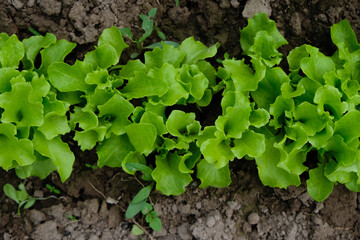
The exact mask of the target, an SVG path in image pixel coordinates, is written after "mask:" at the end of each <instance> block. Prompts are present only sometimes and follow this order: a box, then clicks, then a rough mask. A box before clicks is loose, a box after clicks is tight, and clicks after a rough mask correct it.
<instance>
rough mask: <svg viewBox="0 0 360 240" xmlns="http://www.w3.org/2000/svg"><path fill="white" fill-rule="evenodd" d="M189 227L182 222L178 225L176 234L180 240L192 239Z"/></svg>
mask: <svg viewBox="0 0 360 240" xmlns="http://www.w3.org/2000/svg"><path fill="white" fill-rule="evenodd" d="M189 229H190V227H189V224H188V223H183V224H181V225H180V226H179V227H178V229H177V231H178V236H179V237H180V239H182V240H191V239H193V237H192V236H191V234H190V233H189Z"/></svg>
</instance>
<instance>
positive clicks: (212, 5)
mask: <svg viewBox="0 0 360 240" xmlns="http://www.w3.org/2000/svg"><path fill="white" fill-rule="evenodd" d="M179 2H180V6H178V7H176V6H175V0H122V1H113V0H103V1H101V0H78V1H75V0H63V1H58V0H0V32H6V33H8V34H13V33H15V34H18V36H19V37H20V38H25V37H29V36H30V35H31V33H30V32H29V31H28V30H27V29H28V27H32V28H34V29H36V30H37V31H39V32H40V33H46V32H51V33H54V34H55V35H56V36H57V37H58V38H65V39H67V40H70V41H73V42H76V43H78V44H79V45H78V47H77V48H76V49H75V52H74V54H73V57H79V58H81V57H82V56H83V54H84V53H85V52H86V51H88V50H89V49H92V48H93V47H94V45H95V44H96V41H97V38H98V36H99V35H100V33H101V32H102V30H103V29H104V28H107V27H110V26H113V25H115V26H117V27H131V28H132V29H133V32H134V33H135V32H136V33H137V34H138V35H141V34H142V32H141V30H139V29H140V26H141V22H140V19H139V18H138V15H139V14H141V13H147V12H148V11H149V10H150V9H151V8H153V7H156V8H157V10H158V11H157V17H156V21H157V23H158V26H159V28H160V29H161V30H162V31H163V32H164V33H165V35H166V36H167V38H168V39H169V40H172V41H177V42H181V41H182V40H183V39H185V38H186V37H189V36H195V37H196V38H197V39H200V40H201V41H202V42H204V43H205V44H206V45H211V44H214V43H216V42H220V43H221V47H220V49H219V56H222V54H223V53H224V52H229V54H230V56H231V57H232V56H235V57H238V58H240V56H241V49H240V46H239V38H240V34H239V31H238V30H239V28H240V27H244V26H246V23H247V17H250V16H252V14H254V12H255V11H264V12H266V13H267V14H268V15H269V16H271V18H272V19H274V20H275V21H276V22H277V26H278V28H279V30H280V31H281V33H282V34H283V35H284V36H285V38H286V39H287V40H288V41H289V44H288V45H287V46H285V47H282V49H281V51H282V52H283V54H284V55H285V56H286V54H287V53H288V52H289V50H290V49H292V48H294V47H296V46H300V45H301V44H304V43H308V44H311V45H313V46H316V47H319V48H320V50H321V51H322V52H324V53H326V54H332V53H333V52H334V49H335V47H334V46H333V45H332V44H331V39H330V26H331V25H332V24H334V23H337V22H339V21H340V20H342V19H345V18H346V19H347V20H348V21H349V22H350V24H351V26H352V27H353V29H354V31H355V32H356V34H357V36H358V37H359V35H360V14H359V9H360V2H359V1H357V0H338V1H336V0H323V1H322V0H299V1H291V0H281V1H276V0H248V1H246V0H180V1H179ZM156 41H159V39H158V38H156V36H155V35H154V36H153V37H152V38H150V39H149V40H148V42H147V43H151V42H156ZM130 53H131V49H130V50H128V51H127V52H126V53H124V56H123V57H122V61H126V60H127V59H128V58H129V55H130ZM76 158H77V161H76V164H75V166H74V169H75V170H74V172H73V174H72V176H71V177H70V179H69V180H68V181H66V182H65V183H64V184H62V183H61V181H60V179H59V177H58V175H57V174H55V173H54V174H52V175H51V176H49V177H48V178H47V179H46V180H45V181H40V180H39V179H36V178H31V179H28V180H26V181H25V184H26V188H27V189H28V192H29V193H30V194H31V195H33V196H36V197H43V196H49V195H52V193H50V192H49V190H48V189H47V188H46V187H45V184H46V183H49V184H51V185H53V186H56V187H57V188H58V189H60V190H61V194H60V197H59V199H50V200H45V201H38V202H37V203H36V204H35V205H34V207H33V208H31V209H30V210H23V211H22V215H21V216H20V217H19V216H18V215H17V214H16V209H17V206H16V204H15V203H14V202H13V201H12V200H10V199H8V198H6V197H5V196H4V194H2V193H1V194H0V239H4V240H10V239H35V240H48V239H54V240H57V239H59V240H60V239H62V240H67V239H76V240H82V239H84V240H85V239H89V240H96V239H104V240H107V239H109V240H110V239H138V238H139V237H138V236H135V235H132V234H131V233H130V230H131V227H132V225H133V224H134V223H133V222H132V221H129V220H126V218H125V212H124V209H126V207H127V205H128V203H129V202H130V201H131V199H132V197H133V196H134V195H135V194H136V193H137V192H138V191H139V189H140V188H141V185H140V184H139V182H138V181H137V180H136V179H135V178H133V177H132V176H130V175H126V174H123V173H122V172H121V171H120V170H119V169H110V168H106V167H105V168H103V169H95V170H94V169H91V168H87V167H85V166H84V165H85V163H92V164H94V163H96V154H94V152H92V151H86V152H81V151H79V150H77V151H76ZM231 169H232V179H233V183H232V184H231V186H230V187H229V188H226V189H214V188H208V189H199V188H198V187H197V186H198V185H199V183H198V182H194V183H193V184H192V185H191V186H190V187H188V189H187V191H186V193H185V194H183V195H181V196H178V197H165V196H162V195H161V194H159V193H157V192H155V193H153V194H152V195H151V199H152V201H153V203H154V204H155V210H156V211H157V212H158V213H159V216H160V218H161V220H162V223H163V229H162V231H161V232H156V233H151V231H150V229H148V230H149V232H150V233H151V236H152V238H153V239H169V240H170V239H171V240H172V239H182V240H192V239H206V240H209V239H216V240H217V239H219V240H220V239H239V240H241V239H359V238H360V229H359V226H360V225H359V224H360V214H359V200H360V198H359V194H357V193H354V192H350V191H348V190H347V189H346V188H345V187H343V186H340V185H339V186H336V187H335V189H334V192H333V193H332V194H331V195H330V197H329V198H328V199H327V200H325V201H324V202H321V203H317V202H315V201H313V200H312V199H310V197H309V195H308V194H307V193H306V186H305V181H303V184H302V186H301V187H299V188H292V187H290V188H288V189H287V190H284V189H272V188H268V187H264V186H263V185H262V184H261V182H260V181H259V178H258V175H257V170H256V166H255V162H253V161H246V160H236V161H234V162H233V163H232V164H231ZM304 180H305V178H304ZM5 183H12V184H13V185H16V184H18V183H19V180H18V179H17V178H16V177H14V173H13V172H11V171H10V172H9V173H6V172H4V171H0V189H2V187H3V185H4V184H5ZM69 215H71V216H73V217H75V218H76V220H74V219H73V220H70V219H69V217H68V216H69ZM136 221H137V222H138V223H140V224H144V226H145V225H146V223H145V220H144V219H141V218H137V219H136ZM141 237H142V239H149V237H148V236H147V235H143V236H141Z"/></svg>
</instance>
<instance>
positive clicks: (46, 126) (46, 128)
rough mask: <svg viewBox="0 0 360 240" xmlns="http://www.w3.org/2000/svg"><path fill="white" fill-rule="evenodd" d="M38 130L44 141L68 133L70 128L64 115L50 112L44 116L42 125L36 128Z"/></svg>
mask: <svg viewBox="0 0 360 240" xmlns="http://www.w3.org/2000/svg"><path fill="white" fill-rule="evenodd" d="M38 130H39V131H40V132H42V133H43V134H44V136H45V137H46V139H48V140H51V139H53V138H54V137H56V136H58V135H64V134H65V133H68V132H70V127H69V124H68V121H67V118H66V116H65V115H59V114H58V113H56V112H51V113H48V114H46V116H45V118H44V123H43V124H42V125H41V126H39V127H38Z"/></svg>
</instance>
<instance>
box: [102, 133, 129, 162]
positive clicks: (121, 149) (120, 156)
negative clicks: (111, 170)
mask: <svg viewBox="0 0 360 240" xmlns="http://www.w3.org/2000/svg"><path fill="white" fill-rule="evenodd" d="M134 150H135V149H134V147H133V146H132V144H131V143H130V140H129V138H128V136H127V135H126V134H123V135H120V136H116V135H111V137H110V138H108V139H106V140H104V141H102V142H101V143H99V145H98V146H97V150H96V153H97V155H98V158H99V159H98V162H97V165H98V166H99V167H103V166H105V165H106V166H109V167H121V162H122V161H123V160H124V159H125V157H126V156H127V155H128V154H129V152H131V151H134Z"/></svg>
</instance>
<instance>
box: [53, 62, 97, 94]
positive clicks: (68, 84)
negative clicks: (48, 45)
mask: <svg viewBox="0 0 360 240" xmlns="http://www.w3.org/2000/svg"><path fill="white" fill-rule="evenodd" d="M89 72H92V66H91V65H90V64H89V63H86V62H81V61H76V62H75V64H74V65H73V66H70V65H68V64H66V63H61V62H58V63H53V64H51V65H50V67H49V69H48V74H49V81H50V83H51V84H52V85H53V86H54V87H55V88H56V89H57V90H59V91H60V92H72V91H82V92H89V91H91V90H93V89H94V87H92V86H89V85H88V84H86V82H85V78H86V75H87V74H88V73H89Z"/></svg>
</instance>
